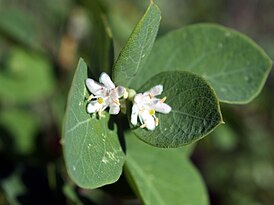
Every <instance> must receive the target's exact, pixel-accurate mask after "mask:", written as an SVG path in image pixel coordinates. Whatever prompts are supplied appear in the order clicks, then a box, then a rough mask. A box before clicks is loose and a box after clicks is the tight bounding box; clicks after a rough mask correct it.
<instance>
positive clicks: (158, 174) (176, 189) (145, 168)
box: [125, 133, 208, 205]
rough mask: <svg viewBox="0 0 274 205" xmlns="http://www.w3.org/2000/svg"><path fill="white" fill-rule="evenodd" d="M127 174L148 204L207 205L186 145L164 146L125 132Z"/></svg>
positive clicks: (137, 192)
mask: <svg viewBox="0 0 274 205" xmlns="http://www.w3.org/2000/svg"><path fill="white" fill-rule="evenodd" d="M126 144H127V150H128V151H127V156H126V164H125V165H126V174H127V176H128V178H129V182H130V184H131V186H132V188H133V189H134V190H135V192H136V194H137V195H139V197H140V198H141V199H142V201H143V202H144V204H146V205H155V204H157V205H166V204H176V205H177V204H180V205H186V204H187V205H197V204H199V205H206V204H208V198H207V192H206V188H205V185H204V183H203V181H202V178H201V176H200V175H199V173H198V171H197V170H196V168H195V167H194V166H193V165H192V163H191V162H190V161H189V159H188V158H187V157H186V156H185V155H184V152H185V151H184V150H185V147H183V148H177V149H161V148H156V147H152V146H150V145H147V144H145V143H143V142H142V141H140V140H138V139H137V138H136V137H135V136H134V135H132V134H130V133H129V134H127V135H126Z"/></svg>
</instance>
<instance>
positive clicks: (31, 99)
mask: <svg viewBox="0 0 274 205" xmlns="http://www.w3.org/2000/svg"><path fill="white" fill-rule="evenodd" d="M92 1H93V0H92ZM93 2H96V3H94V4H91V5H89V1H88V0H79V1H72V0H39V1H37V0H27V1H26V0H0V86H1V88H0V161H1V165H0V204H1V205H2V204H114V203H116V204H140V202H139V201H138V200H136V199H135V198H134V199H129V198H130V197H131V198H132V197H133V196H134V195H133V194H132V192H126V190H129V188H128V185H127V183H126V182H125V180H124V178H123V177H122V178H121V179H120V180H119V181H118V182H117V183H116V184H114V185H112V186H106V187H104V188H103V189H101V190H96V191H95V190H84V189H80V188H78V187H76V186H75V185H74V184H73V183H72V182H71V181H70V180H69V178H68V176H67V174H66V170H65V168H64V163H63V161H62V154H61V149H60V147H61V146H60V135H61V120H62V118H63V114H64V108H65V101H66V96H67V92H68V84H69V83H70V82H71V80H72V79H71V77H72V73H73V72H74V70H73V69H72V68H74V67H76V61H75V59H78V56H79V54H81V56H84V57H85V58H86V59H88V60H89V62H88V64H89V65H91V74H92V75H98V71H96V69H98V67H101V66H102V67H104V69H106V71H108V70H107V69H110V68H109V67H111V65H112V62H113V58H112V56H113V45H112V38H113V39H114V48H115V50H116V52H115V53H119V52H117V51H119V50H120V49H121V48H122V46H123V45H124V44H125V41H126V39H127V38H128V37H129V35H130V33H131V31H132V29H133V28H134V25H135V24H136V22H137V20H138V19H139V18H140V16H141V15H142V14H143V12H144V10H145V8H146V6H147V3H148V2H147V1H140V0H94V1H93ZM156 2H157V3H158V5H159V7H160V9H161V11H162V22H161V26H160V30H159V35H162V34H164V33H166V32H168V31H170V30H171V29H175V28H179V27H181V26H184V25H186V24H190V23H195V22H208V21H210V22H215V23H221V24H223V25H226V26H230V27H233V28H235V29H237V30H239V31H241V32H243V33H245V34H247V35H248V36H251V37H252V38H253V39H255V40H256V42H258V43H259V44H260V45H261V46H262V47H263V48H264V49H265V50H266V52H267V53H268V54H269V55H270V57H271V58H272V59H274V46H273V45H274V44H273V43H274V24H273V19H274V12H273V11H274V2H273V0H260V1H258V0H157V1H156ZM95 5H96V6H95ZM95 8H96V9H95ZM98 25H100V26H98ZM110 29H111V30H112V32H110ZM111 34H112V35H111ZM103 36H104V37H103ZM100 37H103V38H101V39H100ZM99 42H100V45H99ZM105 51H108V52H105ZM111 52H112V54H111ZM99 53H105V54H106V56H103V57H102V59H99V58H98V56H101V55H99ZM116 57H117V56H116ZM106 59H108V60H106ZM273 82H274V76H273V73H272V74H271V75H270V77H269V78H268V80H267V84H266V87H265V88H264V89H263V92H262V94H260V95H259V97H258V98H257V100H255V101H254V102H252V103H251V104H249V105H248V106H245V107H242V106H226V109H225V112H224V113H223V114H224V116H226V118H225V119H224V121H225V122H226V126H225V128H224V127H220V128H219V129H217V130H216V131H215V132H214V133H212V136H210V137H208V138H207V140H203V141H201V143H200V144H199V146H198V149H196V150H194V154H193V158H192V159H193V160H194V162H195V163H196V165H197V166H198V167H199V169H200V170H201V172H202V174H203V176H204V179H205V181H206V185H207V187H208V189H209V191H210V197H211V198H210V199H211V204H213V205H214V204H218V205H222V204H224V205H226V204H236V205H241V204H243V205H245V204H256V205H259V204H273V203H274V198H273V192H274V187H273V185H274V163H273V156H274V151H273V146H274V139H273V133H274V109H273V103H274V95H273V89H274V83H273ZM117 187H118V188H117ZM117 190H123V191H121V193H123V194H121V193H120V194H117V193H116V192H117ZM129 196H130V197H129Z"/></svg>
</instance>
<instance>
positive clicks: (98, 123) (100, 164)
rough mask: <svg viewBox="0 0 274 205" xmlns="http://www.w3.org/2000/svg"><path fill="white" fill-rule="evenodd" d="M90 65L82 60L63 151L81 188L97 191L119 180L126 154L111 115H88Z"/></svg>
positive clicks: (69, 103)
mask: <svg viewBox="0 0 274 205" xmlns="http://www.w3.org/2000/svg"><path fill="white" fill-rule="evenodd" d="M87 77H88V76H87V65H86V64H85V62H84V61H83V60H82V59H80V61H79V64H78V67H77V70H76V72H75V75H74V78H73V82H72V85H71V89H70V92H69V96H68V101H67V110H66V117H65V119H64V128H63V140H62V143H63V149H64V156H65V162H66V166H67V170H68V173H69V175H70V177H71V178H72V179H73V180H74V181H75V182H76V184H78V185H79V186H81V187H85V188H96V187H100V186H103V185H105V184H110V183H113V182H115V181H116V180H118V178H119V177H120V175H121V172H122V166H123V163H124V153H123V151H122V149H121V146H120V144H119V140H118V136H117V134H116V129H114V130H110V129H109V128H108V121H109V115H108V114H107V113H106V114H105V115H106V117H105V118H101V119H97V118H96V117H91V116H90V115H89V114H88V113H87V112H86V104H87V103H86V100H85V98H86V97H87V96H88V91H87V89H86V87H85V80H86V79H87Z"/></svg>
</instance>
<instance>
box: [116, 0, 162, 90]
mask: <svg viewBox="0 0 274 205" xmlns="http://www.w3.org/2000/svg"><path fill="white" fill-rule="evenodd" d="M160 20H161V12H160V9H159V8H158V6H157V5H156V4H154V3H153V1H151V3H150V5H149V7H148V9H147V11H146V13H145V14H144V16H143V17H142V19H141V20H140V21H139V22H138V24H137V26H136V27H135V29H134V30H133V32H132V34H131V35H130V37H129V39H128V42H127V43H126V45H125V47H124V48H123V50H122V51H121V53H120V55H119V57H118V59H117V61H116V62H115V65H114V69H113V78H114V81H115V82H116V83H117V84H119V85H122V86H125V87H128V86H129V85H130V84H131V82H132V81H133V80H134V79H135V77H136V76H138V74H139V69H140V68H141V67H142V66H143V65H144V63H145V61H146V59H147V56H148V55H149V53H150V51H151V49H152V46H153V43H154V40H155V37H156V35H157V32H158V28H159V25H160Z"/></svg>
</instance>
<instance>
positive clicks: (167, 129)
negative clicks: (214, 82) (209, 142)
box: [133, 71, 222, 147]
mask: <svg viewBox="0 0 274 205" xmlns="http://www.w3.org/2000/svg"><path fill="white" fill-rule="evenodd" d="M158 84H162V85H163V86H164V91H163V93H162V95H161V96H160V97H165V96H166V97H167V100H166V103H167V104H169V105H170V106H171V107H172V110H171V112H170V113H169V114H160V113H156V116H157V117H158V118H159V126H158V127H156V128H155V130H154V131H149V130H147V129H141V128H134V129H133V132H134V133H135V134H136V135H137V136H138V137H139V138H141V139H142V140H144V141H145V142H147V143H149V144H151V145H154V146H158V147H178V146H182V145H186V144H189V143H192V142H194V141H197V140H199V139H201V138H202V137H204V136H205V135H207V134H208V133H209V132H211V131H212V130H213V129H214V128H216V127H217V126H218V125H219V124H220V123H221V122H222V116H221V113H220V107H219V103H218V100H217V98H216V95H215V93H214V91H213V90H212V88H211V87H210V86H209V85H208V84H207V82H206V81H205V80H203V79H202V78H201V77H199V76H197V75H195V74H192V73H189V72H186V71H168V72H162V73H160V74H158V75H156V76H154V77H152V78H151V79H150V80H149V81H148V82H147V83H145V84H144V86H143V87H142V88H141V90H140V91H139V92H145V91H147V90H149V89H150V88H151V87H153V86H155V85H158ZM157 97H158V96H157Z"/></svg>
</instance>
